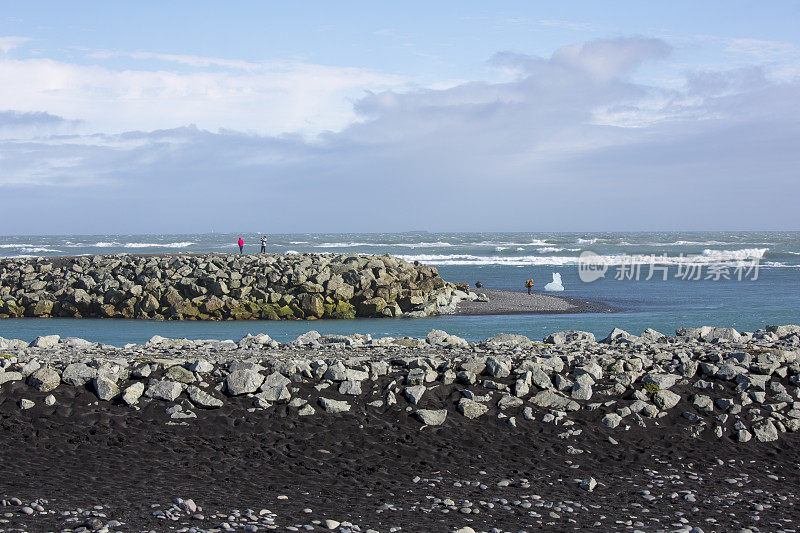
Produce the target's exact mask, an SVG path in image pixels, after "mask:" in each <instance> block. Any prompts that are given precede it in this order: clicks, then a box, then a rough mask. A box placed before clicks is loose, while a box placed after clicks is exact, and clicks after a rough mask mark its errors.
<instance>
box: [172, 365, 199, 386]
mask: <svg viewBox="0 0 800 533" xmlns="http://www.w3.org/2000/svg"><path fill="white" fill-rule="evenodd" d="M164 379H168V380H170V381H177V382H178V383H186V384H188V383H194V382H195V381H196V379H195V377H194V373H193V372H191V371H189V370H187V369H185V368H183V367H182V366H179V365H174V366H171V367H169V368H168V369H167V371H166V372H165V373H164Z"/></svg>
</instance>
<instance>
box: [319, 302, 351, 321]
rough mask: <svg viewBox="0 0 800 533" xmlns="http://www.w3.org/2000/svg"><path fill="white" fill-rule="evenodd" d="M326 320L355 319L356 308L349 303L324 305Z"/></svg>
mask: <svg viewBox="0 0 800 533" xmlns="http://www.w3.org/2000/svg"><path fill="white" fill-rule="evenodd" d="M325 316H326V317H327V318H355V317H356V308H355V307H354V306H353V305H352V304H351V303H350V302H343V301H341V300H339V301H337V302H336V303H335V304H325Z"/></svg>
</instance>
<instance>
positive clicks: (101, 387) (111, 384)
mask: <svg viewBox="0 0 800 533" xmlns="http://www.w3.org/2000/svg"><path fill="white" fill-rule="evenodd" d="M94 390H95V393H97V397H98V398H99V399H100V400H103V401H109V400H113V399H114V398H116V397H117V396H118V395H119V387H118V386H117V382H116V381H114V380H113V379H110V378H109V377H107V376H105V375H100V376H98V377H96V378H95V379H94Z"/></svg>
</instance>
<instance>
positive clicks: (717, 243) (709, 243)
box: [618, 241, 741, 246]
mask: <svg viewBox="0 0 800 533" xmlns="http://www.w3.org/2000/svg"><path fill="white" fill-rule="evenodd" d="M732 244H741V243H735V242H723V241H675V242H627V241H620V242H619V244H618V246H727V245H732Z"/></svg>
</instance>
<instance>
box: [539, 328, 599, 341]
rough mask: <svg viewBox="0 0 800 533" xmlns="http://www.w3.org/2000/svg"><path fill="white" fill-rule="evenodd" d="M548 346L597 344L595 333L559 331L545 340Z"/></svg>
mask: <svg viewBox="0 0 800 533" xmlns="http://www.w3.org/2000/svg"><path fill="white" fill-rule="evenodd" d="M544 342H545V343H547V344H555V345H560V344H571V343H576V342H579V343H591V342H595V338H594V333H589V332H588V331H577V330H567V331H559V332H558V333H551V334H550V335H548V336H547V337H545V338H544Z"/></svg>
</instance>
